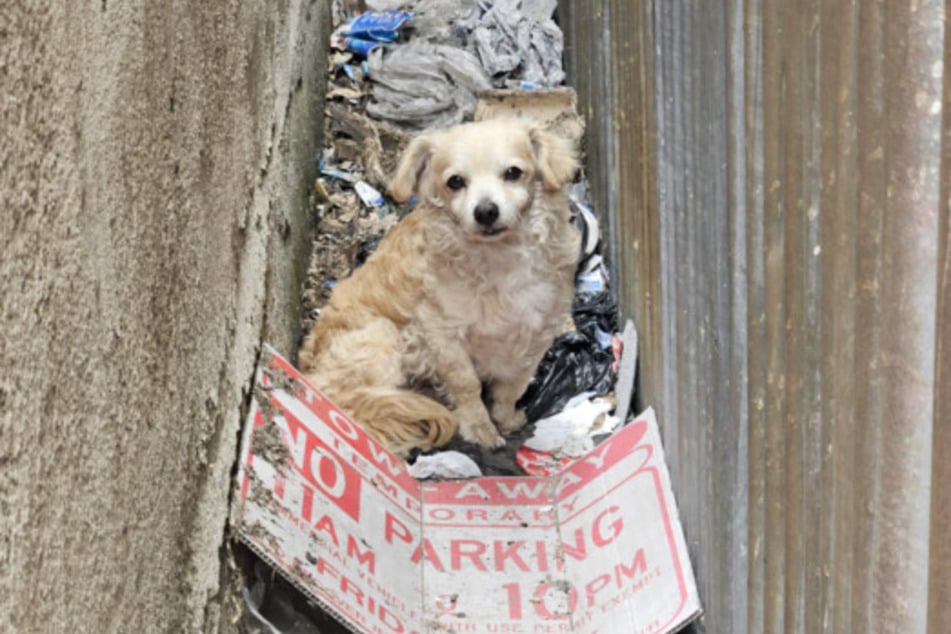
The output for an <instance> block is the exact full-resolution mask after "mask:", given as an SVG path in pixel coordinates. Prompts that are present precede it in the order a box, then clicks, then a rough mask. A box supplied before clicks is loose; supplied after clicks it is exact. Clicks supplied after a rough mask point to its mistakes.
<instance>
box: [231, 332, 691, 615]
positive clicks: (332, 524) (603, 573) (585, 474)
mask: <svg viewBox="0 0 951 634" xmlns="http://www.w3.org/2000/svg"><path fill="white" fill-rule="evenodd" d="M275 442H279V443H281V445H283V447H284V449H285V451H275V448H274V444H275ZM237 486H238V495H237V496H236V499H237V501H236V506H235V509H234V513H233V518H232V522H233V526H234V527H235V529H236V532H237V534H238V536H239V537H240V538H241V540H242V541H244V542H245V543H247V544H248V545H249V546H250V547H251V548H252V549H253V550H254V551H256V552H257V553H258V554H259V555H260V556H261V557H262V558H264V559H265V560H266V561H268V562H269V563H270V564H271V565H273V566H274V567H275V568H276V569H278V570H280V571H281V572H282V573H283V574H284V575H285V576H286V577H287V579H288V580H290V581H291V582H292V583H294V584H295V585H296V586H297V587H298V588H299V589H300V590H302V591H303V592H304V593H305V594H307V595H308V596H310V597H311V598H313V599H315V600H316V601H318V602H319V603H320V604H321V605H322V606H323V607H325V608H326V609H327V610H328V611H329V612H331V613H332V614H334V615H335V616H336V617H337V618H338V619H339V620H340V621H341V622H342V623H343V624H345V625H346V626H347V627H348V628H349V629H351V630H352V631H354V632H358V633H361V634H381V633H391V632H392V633H407V634H410V633H415V634H422V633H426V634H436V633H440V632H474V633H485V634H488V633H490V632H526V633H530V632H535V633H543V632H544V633H549V632H566V633H577V634H622V633H624V634H627V633H634V634H654V633H664V632H673V631H675V630H677V629H679V628H680V627H682V626H683V625H684V624H685V623H687V622H688V621H690V620H691V619H693V618H694V617H696V616H697V615H698V614H699V613H700V609H701V608H700V603H699V599H698V596H697V589H696V584H695V581H694V577H693V572H692V569H691V566H690V561H689V558H688V556H687V549H686V546H685V543H684V537H683V532H682V530H681V526H680V522H679V518H678V516H677V509H676V505H675V503H674V498H673V494H672V492H671V488H670V480H669V477H668V473H667V468H666V465H665V464H664V458H663V450H662V447H661V444H660V437H659V435H658V432H657V423H656V420H655V417H654V413H653V411H652V410H648V411H647V412H645V413H644V414H642V415H641V416H640V417H638V418H637V419H635V420H634V421H633V422H631V423H630V424H628V425H627V426H626V427H624V428H623V429H622V430H620V431H619V432H618V433H616V434H615V435H613V436H612V437H611V438H610V439H608V440H607V441H605V442H604V443H603V444H601V445H599V446H598V447H596V448H595V449H594V450H593V451H591V452H590V453H589V454H587V455H585V456H584V457H582V458H580V459H579V460H577V461H575V462H573V463H571V464H569V465H568V466H567V467H565V468H564V469H563V470H561V471H559V472H558V473H557V474H556V475H554V476H551V477H544V478H539V477H507V478H476V479H472V480H465V481H452V482H419V481H417V480H415V479H414V478H412V477H411V476H410V474H409V472H408V471H407V466H406V464H405V463H404V462H403V461H402V460H400V459H399V458H397V457H396V456H394V455H393V454H391V453H389V452H388V451H387V450H386V449H384V448H383V447H382V446H381V445H380V444H379V443H377V442H376V441H374V440H373V439H372V438H370V437H369V436H367V435H366V434H365V433H364V432H363V431H362V430H361V428H360V427H359V426H357V425H356V424H354V423H353V422H352V421H351V420H350V419H349V418H348V417H347V416H346V415H345V414H343V413H342V412H341V411H340V410H339V409H337V408H336V407H335V406H334V405H333V404H332V403H331V402H330V401H329V400H328V399H327V398H326V397H324V396H323V395H322V394H320V392H318V391H317V390H315V389H314V388H313V387H311V386H310V385H308V384H307V383H306V381H305V380H304V379H303V378H302V377H301V376H300V375H299V374H298V373H297V371H296V370H295V369H294V368H293V367H292V366H291V365H290V364H289V363H288V362H287V361H286V360H284V359H283V358H281V357H280V356H279V355H278V354H277V353H276V352H274V351H273V350H271V349H270V348H268V349H266V350H265V351H264V353H263V355H262V360H261V363H260V367H259V369H258V374H257V377H256V386H255V389H254V399H253V403H252V407H251V410H250V412H249V423H248V425H247V427H246V429H245V433H244V438H243V442H242V450H241V469H240V472H239V475H238V480H237Z"/></svg>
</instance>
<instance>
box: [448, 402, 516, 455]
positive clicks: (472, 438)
mask: <svg viewBox="0 0 951 634" xmlns="http://www.w3.org/2000/svg"><path fill="white" fill-rule="evenodd" d="M455 414H456V419H457V420H458V422H459V435H460V436H462V439H463V440H467V441H469V442H474V443H476V444H478V445H482V446H483V447H488V448H489V449H494V448H496V447H501V446H502V445H504V444H505V439H504V438H502V435H501V434H499V430H497V429H496V428H495V425H493V424H492V420H491V419H490V418H489V413H488V412H487V411H485V407H484V406H482V404H481V403H480V404H479V406H478V407H469V408H465V407H461V408H459V409H457V410H456V412H455Z"/></svg>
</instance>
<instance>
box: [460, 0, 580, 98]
mask: <svg viewBox="0 0 951 634" xmlns="http://www.w3.org/2000/svg"><path fill="white" fill-rule="evenodd" d="M484 4H485V3H484ZM483 6H484V5H483ZM554 8H555V5H554V4H552V3H551V2H538V1H536V2H523V0H495V2H494V3H492V5H491V8H489V9H488V10H487V11H486V12H485V13H484V14H483V15H482V16H481V17H480V18H479V19H478V22H476V23H474V24H473V23H471V22H470V23H469V24H467V26H468V27H469V28H471V30H472V45H473V48H474V49H475V51H476V53H477V54H478V56H479V60H480V61H481V62H482V66H483V67H484V68H485V70H486V72H487V73H488V74H489V76H490V77H492V83H493V84H494V85H495V86H496V87H498V88H518V87H521V86H522V85H524V84H526V83H527V84H530V85H533V86H541V87H551V86H558V85H560V84H562V83H564V81H565V72H564V70H563V69H562V55H563V53H564V48H565V43H564V35H563V33H562V32H561V29H560V28H558V25H557V24H555V22H554V20H552V19H551V15H552V12H553V11H554ZM546 13H547V15H546Z"/></svg>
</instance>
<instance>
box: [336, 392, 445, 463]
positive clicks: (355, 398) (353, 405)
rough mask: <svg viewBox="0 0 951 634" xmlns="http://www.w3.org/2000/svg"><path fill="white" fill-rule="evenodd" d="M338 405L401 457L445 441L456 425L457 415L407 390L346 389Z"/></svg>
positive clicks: (442, 443) (431, 400)
mask: <svg viewBox="0 0 951 634" xmlns="http://www.w3.org/2000/svg"><path fill="white" fill-rule="evenodd" d="M334 400H335V402H337V401H336V399H334ZM337 405H338V406H339V407H340V408H341V409H343V410H344V411H345V412H347V413H348V414H350V416H352V417H353V419H354V420H355V421H356V422H357V423H359V424H360V426H361V427H363V428H364V429H365V430H366V431H367V433H368V434H370V435H371V436H373V437H374V438H376V439H377V440H378V441H380V443H382V444H383V446H384V447H386V448H387V449H389V450H390V451H392V452H393V453H395V454H396V455H398V456H400V457H402V458H406V457H407V456H408V454H409V452H410V450H412V449H420V450H422V451H427V450H429V449H432V448H433V447H440V446H442V445H445V444H446V443H447V442H449V441H450V440H451V439H452V437H453V436H454V435H455V433H456V431H457V429H458V425H457V423H456V419H455V418H454V417H453V415H452V413H451V412H450V411H449V410H448V409H446V407H445V406H443V405H442V404H440V403H437V402H436V401H434V400H433V399H431V398H428V397H426V396H423V395H422V394H417V393H416V392H412V391H410V390H403V389H398V388H387V387H362V388H355V389H348V390H347V393H346V396H345V397H344V398H342V399H341V401H340V402H337Z"/></svg>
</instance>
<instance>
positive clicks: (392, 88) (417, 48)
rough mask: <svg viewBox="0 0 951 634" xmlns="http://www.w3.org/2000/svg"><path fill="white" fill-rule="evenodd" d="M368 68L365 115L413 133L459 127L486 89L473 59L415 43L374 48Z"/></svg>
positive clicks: (486, 83)
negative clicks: (369, 83)
mask: <svg viewBox="0 0 951 634" xmlns="http://www.w3.org/2000/svg"><path fill="white" fill-rule="evenodd" d="M368 64H369V71H370V72H369V75H370V78H371V79H372V81H373V87H372V92H371V96H372V99H371V100H370V102H369V103H368V104H367V113H368V114H369V115H370V116H371V117H374V118H376V119H385V120H387V121H393V122H396V123H400V124H402V125H405V126H407V127H409V128H414V129H423V128H429V127H444V126H448V125H452V124H455V123H460V122H461V121H463V119H465V118H467V117H471V116H472V114H473V113H474V112H475V105H476V94H477V93H479V92H481V91H483V90H488V89H489V88H491V83H490V82H489V78H488V77H487V76H486V74H485V71H484V70H483V69H482V65H481V64H480V63H479V60H478V59H477V58H476V56H475V55H473V54H472V53H470V52H468V51H465V50H462V49H459V48H455V47H452V46H446V45H443V44H432V43H430V42H426V41H423V40H419V39H417V40H413V41H410V42H409V43H407V44H401V45H398V46H379V47H377V48H375V49H373V51H371V52H370V55H369V58H368Z"/></svg>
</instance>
